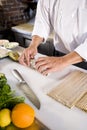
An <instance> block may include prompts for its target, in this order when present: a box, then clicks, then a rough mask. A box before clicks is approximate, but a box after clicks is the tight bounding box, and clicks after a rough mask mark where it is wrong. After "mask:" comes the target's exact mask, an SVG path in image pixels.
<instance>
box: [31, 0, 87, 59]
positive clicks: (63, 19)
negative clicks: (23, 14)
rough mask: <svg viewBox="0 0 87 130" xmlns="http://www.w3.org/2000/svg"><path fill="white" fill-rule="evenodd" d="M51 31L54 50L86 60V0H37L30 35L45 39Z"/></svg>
mask: <svg viewBox="0 0 87 130" xmlns="http://www.w3.org/2000/svg"><path fill="white" fill-rule="evenodd" d="M52 31H53V32H54V46H55V49H56V50H59V51H61V52H63V53H66V54H67V53H69V52H71V51H76V52H77V53H78V54H79V55H80V56H81V57H82V58H84V59H85V60H86V61H87V0H39V1H38V5H37V13H36V18H35V25H34V29H33V32H32V35H38V36H40V37H43V38H44V39H45V40H47V38H48V37H49V34H50V33H51V32H52Z"/></svg>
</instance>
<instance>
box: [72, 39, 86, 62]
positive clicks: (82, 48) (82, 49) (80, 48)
mask: <svg viewBox="0 0 87 130" xmlns="http://www.w3.org/2000/svg"><path fill="white" fill-rule="evenodd" d="M74 51H75V52H77V53H78V54H79V55H80V56H81V57H82V58H83V59H84V60H85V61H86V62H87V39H86V40H85V41H84V43H82V44H81V45H79V46H78V47H77V48H76V49H75V50H74Z"/></svg>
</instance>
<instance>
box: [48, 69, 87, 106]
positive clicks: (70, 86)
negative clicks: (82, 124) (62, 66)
mask: <svg viewBox="0 0 87 130" xmlns="http://www.w3.org/2000/svg"><path fill="white" fill-rule="evenodd" d="M86 92H87V74H86V73H84V72H81V71H78V70H76V71H73V72H71V73H70V74H69V75H68V76H66V77H65V79H64V80H63V81H62V82H61V83H60V84H59V85H58V86H57V87H55V88H54V89H52V90H51V91H50V92H49V93H48V94H47V95H49V96H50V97H52V98H53V99H55V100H56V101H58V102H61V103H62V104H64V105H65V106H67V107H69V108H72V107H73V106H75V105H76V103H77V101H79V100H80V99H81V97H82V96H83V95H84V94H85V93H86Z"/></svg>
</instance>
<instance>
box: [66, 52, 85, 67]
mask: <svg viewBox="0 0 87 130" xmlns="http://www.w3.org/2000/svg"><path fill="white" fill-rule="evenodd" d="M63 61H64V64H66V66H68V65H72V64H76V63H79V62H82V61H83V58H82V57H81V56H80V55H79V54H78V53H76V52H71V53H69V54H67V55H64V56H63Z"/></svg>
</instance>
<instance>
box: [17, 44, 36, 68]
mask: <svg viewBox="0 0 87 130" xmlns="http://www.w3.org/2000/svg"><path fill="white" fill-rule="evenodd" d="M36 54H37V48H36V47H35V46H34V45H33V44H30V46H29V47H28V48H26V49H24V51H23V53H22V54H21V56H20V57H19V63H20V64H22V65H24V66H30V59H33V58H34V56H35V55H36Z"/></svg>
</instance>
